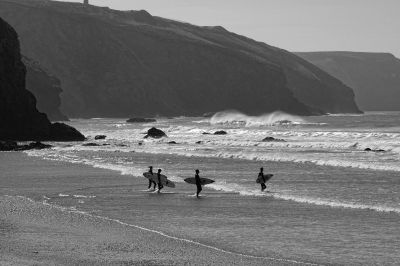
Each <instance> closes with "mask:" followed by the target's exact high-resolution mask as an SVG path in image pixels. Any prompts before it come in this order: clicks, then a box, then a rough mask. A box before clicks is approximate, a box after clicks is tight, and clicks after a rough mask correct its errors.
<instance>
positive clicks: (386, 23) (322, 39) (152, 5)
mask: <svg viewBox="0 0 400 266" xmlns="http://www.w3.org/2000/svg"><path fill="white" fill-rule="evenodd" d="M71 1H73V0H69V1H68V2H71ZM89 1H90V3H91V4H94V5H99V6H109V7H110V8H113V9H120V10H140V9H145V10H147V11H148V12H150V13H151V14H152V15H155V16H161V17H166V18H171V19H175V20H181V21H186V22H190V23H192V24H196V25H202V26H210V25H212V26H214V25H221V26H223V27H225V28H227V29H228V30H230V31H233V32H236V33H239V34H242V35H246V36H248V37H251V38H253V39H256V40H258V41H263V42H266V43H268V44H270V45H274V46H278V47H281V48H284V49H287V50H290V51H327V50H330V51H332V50H335V51H337V50H346V51H364V52H390V53H393V54H395V55H396V56H397V57H399V58H400V0H89ZM74 2H82V1H74Z"/></svg>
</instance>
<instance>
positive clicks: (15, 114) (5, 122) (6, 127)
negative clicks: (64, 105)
mask: <svg viewBox="0 0 400 266" xmlns="http://www.w3.org/2000/svg"><path fill="white" fill-rule="evenodd" d="M19 47H20V46H19V42H18V36H17V33H16V32H15V30H14V29H13V28H12V27H11V26H10V25H9V24H7V23H6V22H5V21H4V20H2V19H1V18H0V140H60V141H62V140H66V141H67V140H83V139H84V136H83V135H82V134H80V133H79V132H78V131H77V130H75V129H74V128H72V127H70V126H67V125H65V124H61V123H55V124H51V123H50V121H49V120H48V118H47V116H46V114H44V113H40V112H38V110H37V109H36V99H35V97H34V96H33V94H32V93H31V92H29V91H28V90H26V89H25V75H26V68H25V66H24V64H23V63H22V60H21V54H20V48H19Z"/></svg>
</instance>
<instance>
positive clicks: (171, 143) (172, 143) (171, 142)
mask: <svg viewBox="0 0 400 266" xmlns="http://www.w3.org/2000/svg"><path fill="white" fill-rule="evenodd" d="M168 144H170V145H175V144H178V143H176V141H170V142H168Z"/></svg>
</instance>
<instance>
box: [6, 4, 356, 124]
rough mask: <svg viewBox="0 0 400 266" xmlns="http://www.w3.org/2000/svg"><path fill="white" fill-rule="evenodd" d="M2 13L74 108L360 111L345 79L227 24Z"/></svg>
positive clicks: (52, 7) (124, 15)
mask: <svg viewBox="0 0 400 266" xmlns="http://www.w3.org/2000/svg"><path fill="white" fill-rule="evenodd" d="M0 16H3V17H4V18H6V19H8V20H9V21H10V23H11V24H12V25H13V26H15V27H16V29H17V30H18V32H20V33H21V42H22V49H23V52H24V54H26V55H27V56H28V57H30V58H33V59H34V60H35V61H38V62H40V64H41V65H43V66H44V67H45V68H46V69H51V71H52V73H53V74H54V75H55V76H57V77H58V78H60V80H61V81H62V84H63V90H64V92H63V94H62V110H63V112H64V113H65V114H67V115H68V116H70V117H82V116H88V117H93V116H104V117H112V116H114V117H126V116H132V115H141V116H151V115H156V114H160V115H199V114H202V113H205V112H213V111H220V110H225V109H237V110H239V111H242V112H245V113H248V114H260V113H266V112H271V111H275V110H282V111H286V112H290V113H295V114H311V113H312V112H313V111H316V112H319V111H324V112H331V113H336V112H359V110H358V108H357V106H356V104H355V103H354V99H353V98H354V95H353V92H352V90H351V89H350V88H348V87H346V86H345V85H343V84H342V83H341V82H340V81H338V80H336V79H335V78H333V77H331V76H329V75H327V74H326V73H324V72H323V71H321V70H319V69H318V68H316V67H315V66H313V65H312V64H310V63H308V62H306V61H305V60H303V59H301V58H299V57H297V56H295V55H293V54H290V53H289V52H286V51H284V50H281V49H278V48H275V47H271V46H268V45H266V44H264V43H259V42H256V41H253V40H251V39H248V38H246V37H243V36H239V35H236V34H233V33H231V32H228V31H226V30H225V29H223V28H222V27H198V26H193V25H190V24H187V23H180V22H176V21H171V20H167V19H162V18H158V17H153V16H151V15H150V14H148V13H147V12H145V11H138V12H135V11H129V12H122V11H115V10H110V9H108V8H100V7H95V6H85V5H82V4H77V3H62V2H54V1H41V0H37V1H24V0H20V1H16V0H7V1H6V0H3V1H0ZM44 44H46V45H44Z"/></svg>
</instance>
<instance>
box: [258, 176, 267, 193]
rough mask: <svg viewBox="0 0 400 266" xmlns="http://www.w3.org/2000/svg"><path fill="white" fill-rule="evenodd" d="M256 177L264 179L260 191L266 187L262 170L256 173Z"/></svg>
mask: <svg viewBox="0 0 400 266" xmlns="http://www.w3.org/2000/svg"><path fill="white" fill-rule="evenodd" d="M258 177H261V178H262V180H263V181H264V183H261V191H264V190H265V189H266V188H267V186H266V185H265V178H264V173H263V172H260V173H259V174H258Z"/></svg>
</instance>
